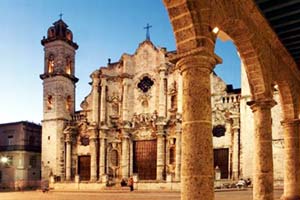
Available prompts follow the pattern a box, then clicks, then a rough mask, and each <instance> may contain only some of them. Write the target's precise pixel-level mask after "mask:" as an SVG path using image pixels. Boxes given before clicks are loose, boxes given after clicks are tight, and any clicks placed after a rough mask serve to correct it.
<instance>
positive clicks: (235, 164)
mask: <svg viewBox="0 0 300 200" xmlns="http://www.w3.org/2000/svg"><path fill="white" fill-rule="evenodd" d="M239 130H240V127H239V118H233V124H232V131H233V145H232V149H233V151H232V179H233V180H235V181H236V180H238V179H239V150H240V149H239Z"/></svg>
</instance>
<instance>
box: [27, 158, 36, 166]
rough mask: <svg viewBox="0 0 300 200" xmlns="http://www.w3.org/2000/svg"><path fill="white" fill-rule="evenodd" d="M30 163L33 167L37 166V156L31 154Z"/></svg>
mask: <svg viewBox="0 0 300 200" xmlns="http://www.w3.org/2000/svg"><path fill="white" fill-rule="evenodd" d="M29 165H30V166H31V168H36V156H30V160H29Z"/></svg>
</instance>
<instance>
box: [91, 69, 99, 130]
mask: <svg viewBox="0 0 300 200" xmlns="http://www.w3.org/2000/svg"><path fill="white" fill-rule="evenodd" d="M91 77H92V79H93V85H92V88H93V92H92V96H93V98H92V105H93V108H92V112H93V115H92V121H93V122H94V123H97V124H98V123H99V82H100V78H99V71H98V70H97V71H95V72H94V73H93V74H92V75H91Z"/></svg>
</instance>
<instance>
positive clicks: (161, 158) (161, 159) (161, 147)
mask: <svg viewBox="0 0 300 200" xmlns="http://www.w3.org/2000/svg"><path fill="white" fill-rule="evenodd" d="M165 149H166V141H165V134H164V124H158V125H157V163H156V180H163V179H164V174H165V163H166V161H165Z"/></svg>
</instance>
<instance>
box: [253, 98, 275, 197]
mask: <svg viewBox="0 0 300 200" xmlns="http://www.w3.org/2000/svg"><path fill="white" fill-rule="evenodd" d="M275 104H276V103H275V101H274V100H273V99H265V100H259V101H251V102H248V105H250V107H251V109H252V111H253V114H254V122H255V124H254V127H255V132H254V153H253V155H254V165H253V166H254V174H253V199H255V200H273V199H274V195H273V190H274V188H273V179H274V175H273V151H272V117H271V108H272V107H273V106H274V105H275Z"/></svg>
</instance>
